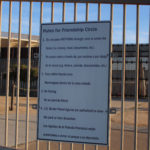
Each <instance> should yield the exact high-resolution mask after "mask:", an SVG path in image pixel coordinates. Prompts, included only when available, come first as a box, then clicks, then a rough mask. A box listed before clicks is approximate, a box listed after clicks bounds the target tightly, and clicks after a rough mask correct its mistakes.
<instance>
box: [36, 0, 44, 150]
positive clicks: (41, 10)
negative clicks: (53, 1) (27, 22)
mask: <svg viewBox="0 0 150 150" xmlns="http://www.w3.org/2000/svg"><path fill="white" fill-rule="evenodd" d="M40 4H41V6H40V29H39V30H40V32H41V24H42V23H43V2H41V3H40ZM40 32H39V33H40ZM37 103H38V102H37ZM37 119H38V111H37ZM36 150H39V140H37V142H36Z"/></svg>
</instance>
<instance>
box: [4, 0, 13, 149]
mask: <svg viewBox="0 0 150 150" xmlns="http://www.w3.org/2000/svg"><path fill="white" fill-rule="evenodd" d="M11 19H12V1H10V2H9V34H8V49H7V80H6V103H5V146H7V145H8V105H9V75H10V74H9V72H10V47H11V45H10V44H11V42H10V40H11Z"/></svg>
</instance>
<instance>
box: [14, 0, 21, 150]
mask: <svg viewBox="0 0 150 150" xmlns="http://www.w3.org/2000/svg"><path fill="white" fill-rule="evenodd" d="M19 7H20V8H19V37H18V52H17V97H16V103H17V105H16V133H15V134H16V138H15V146H16V148H17V146H18V118H19V89H20V54H21V19H22V2H21V1H20V6H19Z"/></svg>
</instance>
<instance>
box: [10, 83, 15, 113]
mask: <svg viewBox="0 0 150 150" xmlns="http://www.w3.org/2000/svg"><path fill="white" fill-rule="evenodd" d="M14 96H15V84H14V83H13V84H12V92H11V104H10V107H9V110H11V111H12V110H13V103H14Z"/></svg>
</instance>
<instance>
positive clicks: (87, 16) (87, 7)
mask: <svg viewBox="0 0 150 150" xmlns="http://www.w3.org/2000/svg"><path fill="white" fill-rule="evenodd" d="M85 19H86V21H88V20H89V3H86V18H85Z"/></svg>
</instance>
